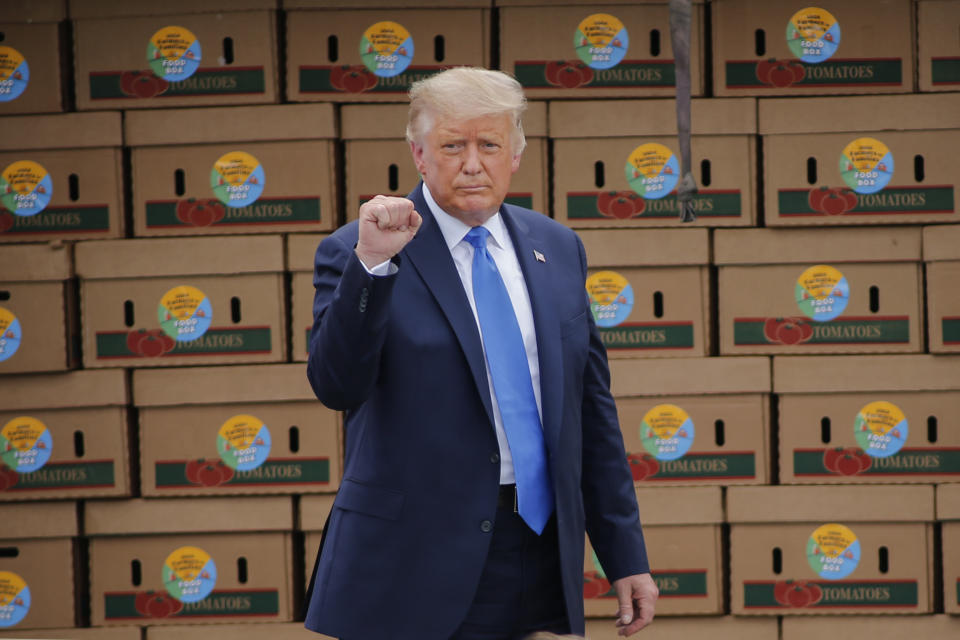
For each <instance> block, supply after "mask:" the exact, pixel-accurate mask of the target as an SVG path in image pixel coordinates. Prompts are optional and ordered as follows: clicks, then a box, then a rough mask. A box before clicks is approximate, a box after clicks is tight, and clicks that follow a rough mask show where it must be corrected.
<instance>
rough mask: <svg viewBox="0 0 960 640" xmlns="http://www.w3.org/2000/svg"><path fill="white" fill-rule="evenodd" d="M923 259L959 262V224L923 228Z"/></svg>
mask: <svg viewBox="0 0 960 640" xmlns="http://www.w3.org/2000/svg"><path fill="white" fill-rule="evenodd" d="M923 259H924V260H925V261H927V262H935V261H937V260H960V224H944V225H936V226H930V227H924V228H923Z"/></svg>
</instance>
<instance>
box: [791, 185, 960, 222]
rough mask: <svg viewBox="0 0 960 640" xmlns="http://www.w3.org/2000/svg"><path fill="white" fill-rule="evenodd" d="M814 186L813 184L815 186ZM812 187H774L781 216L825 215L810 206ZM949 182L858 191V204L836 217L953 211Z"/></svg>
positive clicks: (951, 190)
mask: <svg viewBox="0 0 960 640" xmlns="http://www.w3.org/2000/svg"><path fill="white" fill-rule="evenodd" d="M816 188H817V187H814V189H816ZM810 191H811V189H808V188H803V189H779V190H777V208H778V213H779V214H780V216H782V217H801V216H827V214H825V213H823V212H821V211H816V210H814V209H813V208H812V207H811V206H810V199H809V196H810ZM953 191H954V188H953V186H952V185H938V186H933V187H886V188H885V189H883V190H881V191H878V192H877V193H858V194H855V195H856V197H857V205H856V206H855V207H854V208H853V209H851V210H850V211H846V212H844V213H840V214H836V215H837V216H856V215H867V216H868V215H882V214H901V215H910V214H920V215H922V214H927V213H953V212H954V197H953Z"/></svg>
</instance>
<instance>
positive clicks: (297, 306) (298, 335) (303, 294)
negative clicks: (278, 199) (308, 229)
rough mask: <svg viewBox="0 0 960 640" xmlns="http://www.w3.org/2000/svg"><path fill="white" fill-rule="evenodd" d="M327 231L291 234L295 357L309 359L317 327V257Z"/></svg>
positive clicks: (289, 268)
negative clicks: (315, 264) (314, 267)
mask: <svg viewBox="0 0 960 640" xmlns="http://www.w3.org/2000/svg"><path fill="white" fill-rule="evenodd" d="M325 237H326V235H325V234H299V235H290V236H288V237H287V271H292V272H293V277H292V278H291V285H290V289H291V303H290V317H291V320H290V321H291V324H292V329H291V331H292V342H293V354H292V358H293V360H294V361H295V362H306V360H307V344H308V343H309V339H310V329H311V328H312V327H313V294H314V289H313V258H314V255H316V253H317V246H318V245H319V244H320V241H321V240H323V239H324V238H325Z"/></svg>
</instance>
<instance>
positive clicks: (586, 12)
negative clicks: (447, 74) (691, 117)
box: [500, 2, 704, 98]
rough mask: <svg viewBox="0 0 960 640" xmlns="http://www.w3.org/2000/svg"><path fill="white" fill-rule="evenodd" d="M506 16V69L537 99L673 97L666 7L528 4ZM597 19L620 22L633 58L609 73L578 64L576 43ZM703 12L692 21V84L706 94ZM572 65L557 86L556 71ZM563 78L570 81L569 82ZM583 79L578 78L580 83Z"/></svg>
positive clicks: (696, 8)
mask: <svg viewBox="0 0 960 640" xmlns="http://www.w3.org/2000/svg"><path fill="white" fill-rule="evenodd" d="M525 4H534V6H523V7H519V6H507V7H505V8H502V9H501V10H500V66H501V68H502V69H504V70H505V71H507V72H510V73H513V74H514V75H515V76H516V77H517V79H518V80H519V81H520V83H521V84H523V85H524V88H525V90H526V92H527V94H528V95H529V96H531V97H533V98H544V97H550V98H560V97H563V98H584V97H587V96H589V97H614V96H615V97H623V96H629V97H637V96H657V97H660V96H665V95H671V94H672V93H673V91H674V86H675V83H676V81H675V71H674V64H673V62H674V61H673V58H674V54H673V48H672V43H671V39H670V37H669V34H670V24H669V11H668V9H667V5H666V3H662V4H641V5H640V6H611V7H609V8H607V7H602V6H599V7H598V6H596V5H591V4H590V3H587V2H580V3H578V4H577V6H563V5H564V4H566V3H559V4H556V3H554V4H551V3H544V2H540V3H525ZM596 13H608V14H610V15H613V16H614V17H616V18H617V19H618V20H619V21H620V22H621V23H622V24H623V27H624V29H625V30H626V32H627V37H628V41H629V42H628V45H627V51H626V53H625V55H624V57H623V59H622V60H620V62H619V63H617V64H616V65H615V66H613V67H611V68H609V69H591V68H590V67H588V66H587V65H586V64H584V63H583V62H582V61H581V59H580V58H579V57H578V52H577V49H576V48H575V44H574V39H575V36H576V34H577V32H578V28H579V25H580V23H581V21H582V20H584V19H585V18H587V17H588V16H591V15H593V14H596ZM702 25H703V5H702V4H701V3H695V4H694V5H693V7H692V11H691V19H690V52H689V55H690V81H691V92H692V94H693V95H702V94H703V90H704V80H703V71H702V69H703V45H702V42H703V26H702ZM554 61H567V62H569V63H570V65H568V66H566V67H565V68H566V69H569V72H561V73H560V74H559V75H560V78H556V79H554V81H555V82H557V83H559V84H553V83H552V82H551V81H550V80H549V79H548V77H550V76H548V74H547V71H548V65H549V63H551V62H554ZM563 76H569V78H568V79H566V81H564V80H562V79H561V78H563ZM574 76H576V77H574Z"/></svg>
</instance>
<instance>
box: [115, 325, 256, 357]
mask: <svg viewBox="0 0 960 640" xmlns="http://www.w3.org/2000/svg"><path fill="white" fill-rule="evenodd" d="M96 344H97V358H143V357H144V356H141V355H140V354H137V353H133V352H132V351H130V350H129V349H128V348H127V332H126V331H98V332H97V334H96ZM270 350H271V340H270V327H246V328H232V329H223V328H211V329H208V330H207V332H206V333H205V334H203V335H202V336H200V337H199V338H197V339H196V340H191V341H190V342H177V343H176V345H175V346H174V348H173V350H172V351H169V352H167V353H164V354H162V355H161V356H158V357H161V358H172V357H176V356H195V355H219V354H224V353H234V354H237V353H270Z"/></svg>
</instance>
